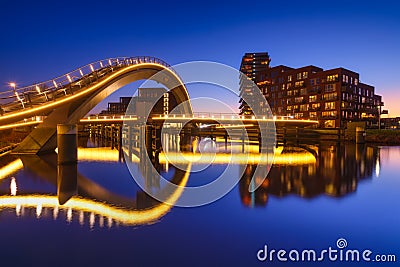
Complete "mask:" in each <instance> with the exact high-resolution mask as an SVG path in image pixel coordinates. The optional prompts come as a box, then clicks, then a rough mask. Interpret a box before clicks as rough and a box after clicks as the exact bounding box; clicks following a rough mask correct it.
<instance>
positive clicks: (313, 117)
mask: <svg viewBox="0 0 400 267" xmlns="http://www.w3.org/2000/svg"><path fill="white" fill-rule="evenodd" d="M309 116H310V119H316V118H317V112H315V111H313V112H310V113H309Z"/></svg>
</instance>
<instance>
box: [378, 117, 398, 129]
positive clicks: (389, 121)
mask: <svg viewBox="0 0 400 267" xmlns="http://www.w3.org/2000/svg"><path fill="white" fill-rule="evenodd" d="M381 128H382V129H400V117H395V118H381Z"/></svg>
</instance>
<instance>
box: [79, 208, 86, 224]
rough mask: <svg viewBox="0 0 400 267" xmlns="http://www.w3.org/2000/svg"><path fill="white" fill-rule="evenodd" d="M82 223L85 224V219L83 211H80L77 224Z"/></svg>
mask: <svg viewBox="0 0 400 267" xmlns="http://www.w3.org/2000/svg"><path fill="white" fill-rule="evenodd" d="M84 223H85V217H84V214H83V211H82V210H81V211H79V224H80V225H83V224H84Z"/></svg>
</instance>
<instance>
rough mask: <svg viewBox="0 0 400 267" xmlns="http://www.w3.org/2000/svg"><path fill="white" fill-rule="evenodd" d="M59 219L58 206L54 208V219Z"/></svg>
mask: <svg viewBox="0 0 400 267" xmlns="http://www.w3.org/2000/svg"><path fill="white" fill-rule="evenodd" d="M57 217H58V206H56V207H54V209H53V219H54V220H55V219H57Z"/></svg>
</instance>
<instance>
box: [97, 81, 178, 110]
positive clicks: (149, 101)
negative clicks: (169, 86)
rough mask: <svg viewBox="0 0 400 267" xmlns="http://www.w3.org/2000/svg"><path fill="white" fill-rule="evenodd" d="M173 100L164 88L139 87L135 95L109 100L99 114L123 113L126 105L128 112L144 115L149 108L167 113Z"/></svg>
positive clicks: (173, 104) (173, 103) (173, 102)
mask: <svg viewBox="0 0 400 267" xmlns="http://www.w3.org/2000/svg"><path fill="white" fill-rule="evenodd" d="M175 102H176V101H175V98H171V97H170V92H168V91H167V90H166V89H164V88H139V89H138V95H137V96H134V97H120V98H119V102H109V103H108V105H107V109H106V110H103V111H102V112H101V113H100V115H123V114H125V113H126V111H127V108H128V106H129V113H130V114H139V113H140V114H141V115H144V114H145V113H146V111H148V110H149V109H150V108H152V112H153V114H168V113H169V112H170V111H171V108H172V107H174V106H175V105H176V103H175Z"/></svg>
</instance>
